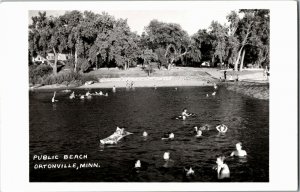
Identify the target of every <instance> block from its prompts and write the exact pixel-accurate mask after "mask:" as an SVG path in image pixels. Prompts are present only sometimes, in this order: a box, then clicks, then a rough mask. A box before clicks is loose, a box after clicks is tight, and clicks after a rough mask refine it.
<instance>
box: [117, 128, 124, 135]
mask: <svg viewBox="0 0 300 192" xmlns="http://www.w3.org/2000/svg"><path fill="white" fill-rule="evenodd" d="M116 133H117V134H119V135H123V133H124V128H120V127H118V126H117V129H116Z"/></svg>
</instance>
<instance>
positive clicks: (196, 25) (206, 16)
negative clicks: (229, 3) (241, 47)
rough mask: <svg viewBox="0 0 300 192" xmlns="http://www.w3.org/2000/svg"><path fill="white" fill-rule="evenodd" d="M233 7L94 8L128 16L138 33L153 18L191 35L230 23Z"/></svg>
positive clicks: (54, 13)
mask: <svg viewBox="0 0 300 192" xmlns="http://www.w3.org/2000/svg"><path fill="white" fill-rule="evenodd" d="M39 11H43V10H38V11H35V10H34V11H29V14H28V20H29V23H31V22H32V20H31V17H32V16H37V15H38V12H39ZM45 11H46V13H47V16H50V15H52V16H55V17H57V16H60V15H63V14H64V13H65V12H66V11H64V10H45ZM230 11H232V9H205V10H204V9H201V10H197V11H195V10H193V9H191V10H188V11H182V10H153V11H149V10H146V11H143V10H124V11H113V10H110V11H106V10H100V9H99V10H93V12H94V13H102V12H107V13H108V14H110V15H113V16H115V17H116V18H122V19H126V18H127V23H128V25H129V27H130V29H131V31H133V32H134V31H136V32H137V33H138V34H142V32H143V31H144V28H145V26H147V25H148V24H149V23H150V21H151V20H153V19H157V20H159V21H163V22H168V23H178V24H180V26H181V27H182V28H183V29H184V30H186V31H187V33H188V34H189V35H193V34H195V33H196V32H197V31H198V30H199V29H207V28H209V26H210V24H211V22H212V21H218V22H219V23H221V24H224V23H226V24H227V23H228V22H227V20H226V15H228V14H229V13H230Z"/></svg>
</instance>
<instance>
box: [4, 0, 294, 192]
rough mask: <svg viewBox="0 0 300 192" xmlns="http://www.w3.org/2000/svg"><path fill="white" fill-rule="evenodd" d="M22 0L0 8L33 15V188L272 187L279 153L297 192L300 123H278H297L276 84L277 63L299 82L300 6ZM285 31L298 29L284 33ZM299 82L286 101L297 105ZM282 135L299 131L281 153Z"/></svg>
mask: <svg viewBox="0 0 300 192" xmlns="http://www.w3.org/2000/svg"><path fill="white" fill-rule="evenodd" d="M219 3H220V4H219ZM20 4H23V3H8V2H4V3H3V4H0V7H1V9H2V10H5V13H3V15H5V14H8V11H7V10H13V12H16V10H20V12H19V14H20V15H21V17H23V18H22V21H24V23H23V24H20V25H21V26H19V28H22V30H20V31H19V33H20V34H22V35H21V36H22V37H25V38H26V39H22V42H24V46H22V54H23V56H22V62H21V63H18V64H17V65H22V66H23V68H24V69H25V71H23V73H24V74H26V76H25V78H23V79H25V82H23V83H24V87H23V88H24V89H22V90H26V92H25V91H23V94H25V95H26V99H25V106H26V108H25V111H26V114H27V115H26V114H22V116H24V117H25V118H27V119H25V122H27V123H24V124H26V125H24V126H25V127H27V128H26V130H25V131H24V132H25V133H26V135H21V136H22V137H27V138H26V140H25V146H22V149H25V152H24V151H23V153H22V154H24V153H25V156H24V157H23V158H24V160H23V161H24V162H23V163H22V166H23V165H24V166H25V168H26V169H25V172H24V173H22V175H24V177H25V178H27V179H25V178H24V180H25V181H24V186H25V188H24V189H26V190H27V191H30V190H37V191H40V190H46V189H49V190H52V191H56V190H58V189H59V190H69V191H72V190H75V191H76V190H86V191H89V190H93V191H102V190H114V191H115V190H118V191H120V190H121V191H122V190H133V189H135V190H143V191H144V190H148V189H149V187H145V186H146V185H148V186H151V185H153V186H156V187H154V189H152V190H160V191H164V190H168V191H170V190H184V189H186V190H189V191H193V190H200V191H201V190H272V189H274V190H275V189H280V188H278V187H277V188H276V187H274V186H276V181H277V180H276V178H277V179H280V178H281V177H283V176H284V175H282V173H283V172H281V169H280V170H278V167H277V166H279V165H277V166H276V165H275V166H274V163H272V161H273V160H274V161H273V162H275V161H276V160H275V159H276V158H274V157H275V156H276V157H277V156H278V155H283V156H285V155H288V156H290V157H291V158H290V159H291V162H292V163H291V164H290V165H286V166H293V167H294V166H296V167H294V169H295V170H294V171H292V172H291V178H292V179H291V180H289V181H286V182H287V183H293V185H289V187H287V188H286V189H287V190H290V189H294V187H295V186H296V185H295V184H297V183H296V182H295V181H296V180H297V151H296V150H293V149H295V147H296V148H297V146H294V145H293V147H291V145H292V144H291V143H290V144H289V141H286V140H289V138H290V139H291V140H290V141H292V142H294V143H295V142H296V143H297V135H295V133H296V132H297V127H295V123H296V121H292V120H291V121H290V123H291V124H292V126H290V129H291V130H289V129H287V128H286V127H284V126H283V124H281V123H280V122H283V119H284V118H293V117H294V116H290V117H286V116H288V112H287V111H281V115H279V118H278V116H277V115H278V114H277V115H276V112H274V111H278V110H274V111H273V110H272V109H275V108H276V107H273V106H275V105H278V104H279V103H275V105H274V103H272V98H274V100H276V94H277V96H278V92H277V93H276V92H275V91H274V94H273V92H272V91H271V89H272V88H273V87H275V88H274V89H273V90H276V86H277V87H278V85H280V84H276V81H277V79H278V78H279V77H278V69H279V72H280V68H282V69H289V70H287V71H286V72H285V73H286V74H284V75H285V76H287V77H290V78H291V79H290V80H287V79H284V78H282V79H281V81H284V82H285V85H288V84H290V85H291V86H292V85H295V83H296V84H297V82H294V80H295V79H297V72H296V70H290V69H297V54H295V52H294V51H296V49H297V42H296V41H291V40H289V39H288V36H290V37H291V38H294V39H295V40H296V39H297V36H296V35H297V32H296V31H293V30H291V29H297V27H296V26H297V17H295V16H297V11H296V9H297V4H296V3H295V2H293V1H287V2H282V1H277V2H275V1H274V2H273V1H266V2H264V1H258V2H256V1H247V2H245V3H242V2H232V1H231V2H229V1H228V2H226V1H223V2H216V1H212V2H205V1H187V2H181V1H155V2H149V1H145V2H143V1H128V2H123V1H122V2H120V1H113V2H108V1H103V2H87V3H85V2H74V4H73V3H72V4H71V2H64V3H59V2H47V3H42V2H37V3H33V2H31V3H24V5H25V7H23V8H20ZM278 5H282V6H280V7H281V10H280V9H279V8H278V7H279V6H278ZM13 6H15V8H14V7H13ZM5 8H6V9H5ZM280 11H282V13H283V12H285V13H287V14H286V15H284V14H282V15H280V14H279V12H280ZM288 13H290V14H288ZM3 15H2V14H1V17H2V18H1V24H2V21H4V20H5V19H4V18H3ZM15 17H18V13H17V12H16V15H15ZM278 17H279V18H280V17H282V18H285V17H286V18H287V19H290V20H285V21H280V22H279V21H278ZM287 21H292V25H289V24H287V23H285V22H287ZM272 22H273V23H272ZM282 22H284V23H282ZM276 24H277V26H276ZM278 24H279V25H282V26H279V27H278ZM5 25H7V26H8V27H9V26H10V24H5ZM16 25H17V24H16ZM285 25H286V26H285ZM283 27H286V30H285V31H287V30H288V32H289V33H288V34H282V36H276V35H278V29H282V28H283ZM288 27H291V28H288ZM293 27H296V28H293ZM273 34H274V35H273ZM279 34H280V33H279ZM16 35H17V34H16ZM283 36H284V37H283ZM2 38H3V36H2ZM281 38H286V41H285V43H287V44H288V45H289V44H290V47H285V46H282V47H279V46H278V44H276V42H278V41H280V40H281ZM15 41H16V40H15ZM272 42H274V44H273V43H272ZM295 45H296V46H295ZM276 46H277V47H279V48H280V49H281V50H282V52H284V51H287V50H283V49H290V51H289V52H290V56H288V55H285V56H284V59H286V60H287V61H288V59H290V61H289V63H284V64H283V63H278V61H279V60H276V59H275V58H276V55H277V54H278V52H277V51H276ZM2 47H3V49H6V48H5V46H4V45H1V49H2ZM16 49H18V48H16ZM20 50H21V49H20ZM10 51H14V50H13V49H10ZM4 52H5V51H4ZM281 54H282V53H281ZM283 55H284V54H282V55H281V56H283ZM277 56H279V57H280V55H277ZM10 61H11V62H14V61H12V60H10ZM279 65H281V66H279ZM289 72H291V73H289ZM295 72H296V73H295ZM281 73H283V71H282V72H281ZM284 75H283V76H284ZM16 76H17V75H16ZM279 76H281V74H280V75H279ZM292 78H294V80H292ZM4 80H6V83H9V82H10V79H4ZM12 83H14V82H12ZM16 83H17V82H16ZM291 86H286V88H284V91H286V90H287V94H283V93H282V96H284V97H286V99H282V100H281V102H287V104H286V105H289V104H288V103H289V102H292V101H294V102H296V100H293V99H290V100H289V99H288V97H289V96H291V95H289V94H288V93H289V90H288V89H292V87H291ZM279 87H280V86H279ZM14 88H15V89H18V87H14ZM294 88H295V87H294ZM294 88H293V90H290V91H291V92H293V91H294V90H295V89H294ZM4 90H5V89H4ZM280 90H283V89H280ZM3 93H7V92H6V91H4V92H3ZM293 93H294V94H295V93H296V92H293ZM279 94H280V91H279ZM293 98H295V97H293ZM288 100H289V101H288ZM277 101H278V100H277ZM293 106H295V105H293ZM11 107H13V106H11ZM16 107H17V106H16ZM277 108H278V107H277ZM294 112H296V111H294ZM279 114H280V113H279ZM272 116H273V117H272ZM276 118H277V121H279V123H272V122H276ZM280 118H282V119H280ZM272 119H273V120H274V119H275V121H273V120H272ZM15 120H16V119H15ZM294 120H295V119H294ZM1 129H4V130H5V129H8V127H5V126H3V127H1ZM19 129H23V127H21V126H20V127H19ZM24 129H25V128H24ZM281 131H286V132H288V133H289V134H292V135H293V136H292V137H289V136H288V134H287V133H283V135H285V134H286V135H285V136H287V138H285V139H286V140H284V141H283V142H282V143H281V144H282V146H284V147H283V148H290V147H291V151H289V152H287V153H286V154H278V153H280V151H277V150H280V149H279V148H278V147H276V145H278V143H277V144H276V142H275V143H274V142H273V140H272V139H274V140H276V138H277V139H278V136H276V135H274V133H276V134H279V135H280V134H281ZM16 134H18V133H16ZM272 134H273V135H272ZM2 137H5V135H2ZM279 138H280V137H279ZM284 142H285V143H284ZM2 145H6V144H2ZM1 147H5V146H1ZM271 155H275V156H274V157H273V156H271ZM288 156H286V157H285V158H289V157H288ZM6 158H7V157H6ZM6 162H7V160H4V163H6ZM277 163H278V161H277ZM284 164H289V163H283V164H281V165H280V166H283V165H284ZM3 165H4V164H2V166H3ZM276 167H277V168H276ZM1 168H2V167H1ZM2 171H3V170H2ZM4 171H7V168H4ZM11 171H12V170H11ZM277 171H278V172H277ZM6 173H7V172H4V173H2V178H3V177H5V174H6ZM274 173H275V174H279V175H277V176H274V177H273V176H272V174H274ZM280 175H281V177H280ZM284 177H287V175H285V176H284ZM295 177H296V180H295V179H294V178H295ZM5 178H6V177H5ZM8 178H9V177H8ZM274 178H275V179H274ZM4 180H5V179H4ZM7 180H8V179H7ZM3 182H4V185H5V181H3ZM224 182H225V183H226V184H229V185H227V186H226V187H222V186H225V185H226V184H225V183H224ZM282 182H284V181H282ZM249 183H250V184H249ZM59 184H62V185H64V186H65V187H64V188H59V187H58V186H59ZM114 184H117V185H118V186H119V187H120V188H115V187H116V185H115V186H114ZM247 184H248V185H249V187H246V188H245V187H244V186H245V185H247ZM277 184H278V185H279V183H277ZM87 185H90V186H89V187H88V188H84V186H87ZM7 186H8V185H7ZM41 186H44V187H41ZM47 186H49V188H48V187H47ZM76 186H79V187H78V188H76ZM101 186H102V187H101ZM135 186H136V187H135ZM160 186H161V187H160ZM176 186H178V188H176ZM184 186H188V188H185V187H184ZM201 186H203V188H201ZM239 186H242V187H240V188H239ZM259 186H261V188H259ZM281 186H282V185H281ZM272 187H274V188H272ZM6 189H9V187H7V188H6ZM3 191H6V190H5V188H4V190H3Z"/></svg>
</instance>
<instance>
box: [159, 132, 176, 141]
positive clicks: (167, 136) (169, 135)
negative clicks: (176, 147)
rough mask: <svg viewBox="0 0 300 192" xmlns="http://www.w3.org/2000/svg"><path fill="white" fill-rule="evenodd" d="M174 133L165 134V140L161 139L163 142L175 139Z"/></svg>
mask: <svg viewBox="0 0 300 192" xmlns="http://www.w3.org/2000/svg"><path fill="white" fill-rule="evenodd" d="M174 137H175V136H174V133H171V132H168V133H165V134H164V136H163V138H161V139H162V140H166V139H174Z"/></svg>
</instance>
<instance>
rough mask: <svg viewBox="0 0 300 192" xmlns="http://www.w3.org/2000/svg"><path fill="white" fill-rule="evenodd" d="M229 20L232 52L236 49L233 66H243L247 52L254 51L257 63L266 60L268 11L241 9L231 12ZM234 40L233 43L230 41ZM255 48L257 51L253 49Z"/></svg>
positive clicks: (267, 52) (267, 49)
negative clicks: (237, 11)
mask: <svg viewBox="0 0 300 192" xmlns="http://www.w3.org/2000/svg"><path fill="white" fill-rule="evenodd" d="M227 19H228V21H229V22H230V32H231V34H230V37H229V41H230V40H231V47H232V49H231V50H232V51H233V53H234V52H235V51H237V53H236V54H235V53H234V54H233V55H236V56H235V57H236V59H235V62H234V68H235V70H236V71H237V69H238V64H239V63H240V70H241V69H242V68H243V63H244V58H245V57H244V56H245V55H247V52H248V51H250V50H251V49H252V51H251V53H256V54H258V55H257V58H258V59H256V60H257V61H255V62H257V63H258V65H261V64H262V63H263V62H267V61H268V57H269V11H268V10H257V9H241V10H239V14H238V13H236V12H231V13H230V14H229V15H228V16H227ZM232 42H234V44H233V43H232ZM253 49H257V50H258V51H253Z"/></svg>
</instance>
